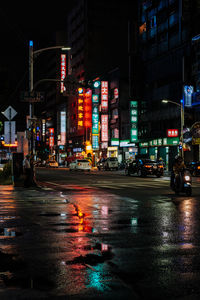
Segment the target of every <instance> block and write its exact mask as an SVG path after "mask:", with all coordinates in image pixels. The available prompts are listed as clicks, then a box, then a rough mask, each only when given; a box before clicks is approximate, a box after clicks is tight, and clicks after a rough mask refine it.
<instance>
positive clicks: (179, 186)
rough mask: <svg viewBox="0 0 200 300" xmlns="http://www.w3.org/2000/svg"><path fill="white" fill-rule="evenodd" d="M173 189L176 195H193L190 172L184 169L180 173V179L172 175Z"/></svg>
mask: <svg viewBox="0 0 200 300" xmlns="http://www.w3.org/2000/svg"><path fill="white" fill-rule="evenodd" d="M170 185H171V189H172V190H173V191H174V192H175V194H179V193H185V194H186V195H187V196H191V195H192V177H191V174H190V171H189V170H187V169H183V170H181V171H180V172H179V176H178V178H176V177H175V176H174V175H172V178H171V184H170Z"/></svg>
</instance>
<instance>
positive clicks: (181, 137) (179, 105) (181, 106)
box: [162, 99, 184, 157]
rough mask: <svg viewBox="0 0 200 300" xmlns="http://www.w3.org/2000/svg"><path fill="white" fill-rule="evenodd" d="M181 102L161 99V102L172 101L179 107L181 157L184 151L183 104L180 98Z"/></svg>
mask: <svg viewBox="0 0 200 300" xmlns="http://www.w3.org/2000/svg"><path fill="white" fill-rule="evenodd" d="M180 102H181V103H177V102H174V101H171V100H168V99H163V100H162V103H172V104H174V105H177V106H178V107H180V109H181V134H180V141H181V144H182V149H181V155H182V157H183V156H184V151H183V127H184V106H183V100H182V99H181V101H180Z"/></svg>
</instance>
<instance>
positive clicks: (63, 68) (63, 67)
mask: <svg viewBox="0 0 200 300" xmlns="http://www.w3.org/2000/svg"><path fill="white" fill-rule="evenodd" d="M66 69H67V67H66V54H61V63H60V80H61V83H60V92H61V93H63V92H64V91H65V87H64V82H63V81H64V79H65V77H66Z"/></svg>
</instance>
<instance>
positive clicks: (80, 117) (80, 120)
mask: <svg viewBox="0 0 200 300" xmlns="http://www.w3.org/2000/svg"><path fill="white" fill-rule="evenodd" d="M83 112H84V90H83V88H79V89H78V106H77V113H78V116H77V121H78V130H80V129H83V125H84V123H83V122H84V113H83Z"/></svg>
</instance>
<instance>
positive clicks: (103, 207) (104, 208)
mask: <svg viewBox="0 0 200 300" xmlns="http://www.w3.org/2000/svg"><path fill="white" fill-rule="evenodd" d="M101 214H102V215H103V216H107V215H108V206H105V205H103V206H102V207H101Z"/></svg>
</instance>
